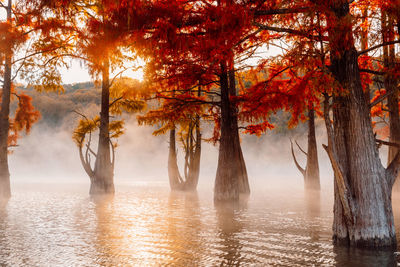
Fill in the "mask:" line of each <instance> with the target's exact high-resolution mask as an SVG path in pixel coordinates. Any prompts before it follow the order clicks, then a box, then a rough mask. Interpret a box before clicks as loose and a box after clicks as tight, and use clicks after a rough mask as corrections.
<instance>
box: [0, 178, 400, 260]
mask: <svg viewBox="0 0 400 267" xmlns="http://www.w3.org/2000/svg"><path fill="white" fill-rule="evenodd" d="M13 191H14V192H13V197H12V198H11V200H10V201H9V202H8V203H7V205H5V206H3V207H1V208H0V266H396V260H395V256H394V254H393V251H381V252H374V251H370V250H358V249H357V250H356V249H347V248H337V247H333V246H332V243H331V235H332V231H331V224H332V198H331V193H329V192H324V191H323V192H322V194H321V195H320V196H317V195H313V196H308V197H305V196H304V193H303V192H302V191H301V190H300V191H290V192H285V193H284V194H283V193H282V192H278V191H277V190H273V189H270V190H268V189H266V190H261V189H260V190H258V191H257V190H253V191H254V192H252V195H251V197H250V198H249V200H248V201H247V202H241V203H238V204H235V205H232V204H224V205H217V206H215V205H214V204H213V201H212V192H210V190H199V191H198V192H197V193H192V194H185V193H176V192H169V188H168V186H167V185H165V184H161V185H151V184H135V185H130V186H121V187H120V188H117V193H116V195H115V196H114V197H111V198H96V199H94V198H90V197H89V196H88V193H87V186H86V185H84V186H72V185H71V186H67V185H66V186H51V185H26V186H14V188H13Z"/></svg>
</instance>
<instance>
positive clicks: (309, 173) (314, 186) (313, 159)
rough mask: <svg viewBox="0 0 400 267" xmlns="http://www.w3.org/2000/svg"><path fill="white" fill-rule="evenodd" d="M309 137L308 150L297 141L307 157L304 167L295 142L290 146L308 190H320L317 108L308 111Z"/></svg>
mask: <svg viewBox="0 0 400 267" xmlns="http://www.w3.org/2000/svg"><path fill="white" fill-rule="evenodd" d="M307 126H308V136H307V137H308V138H307V152H306V151H304V150H303V149H302V148H301V147H300V146H299V145H298V144H297V141H296V145H297V146H298V147H299V149H300V151H302V152H303V153H304V154H305V155H306V157H307V161H306V167H305V168H302V167H301V166H300V164H299V163H298V161H297V159H296V156H295V154H294V150H293V142H292V141H290V148H291V150H292V156H293V160H294V163H295V165H296V167H297V169H298V170H299V171H300V172H301V174H302V175H303V178H304V188H305V189H306V190H320V189H321V185H320V179H319V164H318V150H317V139H316V137H315V110H313V109H310V110H309V111H308V122H307Z"/></svg>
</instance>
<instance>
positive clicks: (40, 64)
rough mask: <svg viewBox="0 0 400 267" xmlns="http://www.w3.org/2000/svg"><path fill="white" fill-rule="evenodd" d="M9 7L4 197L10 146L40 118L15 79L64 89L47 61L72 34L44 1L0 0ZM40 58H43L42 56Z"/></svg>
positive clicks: (4, 32) (0, 193)
mask: <svg viewBox="0 0 400 267" xmlns="http://www.w3.org/2000/svg"><path fill="white" fill-rule="evenodd" d="M0 8H1V9H4V10H5V13H6V17H5V20H3V21H1V22H0V32H1V44H0V62H1V68H0V74H1V75H2V76H3V79H2V80H1V83H2V85H3V88H2V89H3V90H2V92H1V109H0V197H2V198H3V197H4V198H8V197H10V195H11V190H10V172H9V167H8V153H9V147H10V146H15V144H16V138H17V137H18V132H19V131H21V130H24V129H25V130H26V131H27V132H29V130H30V128H31V125H32V124H33V123H34V122H36V121H37V120H38V118H39V113H38V112H37V111H35V110H34V108H33V106H32V104H31V99H30V97H28V96H27V95H24V94H21V93H18V92H17V91H16V90H15V88H14V86H13V82H14V80H15V79H16V78H21V79H25V80H27V81H28V82H29V83H30V84H32V85H33V86H34V87H35V88H36V89H37V90H60V89H62V87H61V86H60V82H61V78H60V76H59V73H58V72H57V71H56V68H55V66H56V65H55V64H44V62H46V60H48V59H49V57H52V56H54V55H55V54H56V53H59V51H60V50H65V49H67V47H68V39H69V36H61V35H60V29H61V28H63V27H66V25H65V24H64V23H63V21H60V20H58V19H57V18H56V16H55V14H54V13H52V12H49V9H48V8H42V5H41V2H40V1H35V0H32V1H26V2H23V1H17V2H13V1H12V0H8V1H7V3H4V2H3V1H0ZM39 57H40V58H39ZM13 98H14V99H17V100H18V109H17V110H16V113H15V116H14V118H13V115H12V114H11V112H10V104H11V101H12V99H13Z"/></svg>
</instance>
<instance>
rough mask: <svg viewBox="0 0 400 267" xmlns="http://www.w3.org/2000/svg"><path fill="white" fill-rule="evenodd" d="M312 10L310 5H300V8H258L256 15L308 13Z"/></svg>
mask: <svg viewBox="0 0 400 267" xmlns="http://www.w3.org/2000/svg"><path fill="white" fill-rule="evenodd" d="M308 11H311V8H310V7H298V8H281V9H270V10H256V11H255V12H254V15H255V16H266V15H283V14H294V13H306V12H308Z"/></svg>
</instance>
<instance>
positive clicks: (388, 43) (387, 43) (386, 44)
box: [358, 40, 400, 56]
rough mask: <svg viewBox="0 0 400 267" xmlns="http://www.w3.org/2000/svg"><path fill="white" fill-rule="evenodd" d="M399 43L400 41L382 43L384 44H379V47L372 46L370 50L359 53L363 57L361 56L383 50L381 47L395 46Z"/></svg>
mask: <svg viewBox="0 0 400 267" xmlns="http://www.w3.org/2000/svg"><path fill="white" fill-rule="evenodd" d="M398 43H400V40H396V41H391V42H384V43H382V44H378V45H375V46H372V47H370V48H368V49H365V50H362V51H359V52H358V55H359V56H361V55H363V54H366V53H368V52H371V51H373V50H375V49H378V48H381V47H383V46H388V45H394V44H398Z"/></svg>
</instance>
